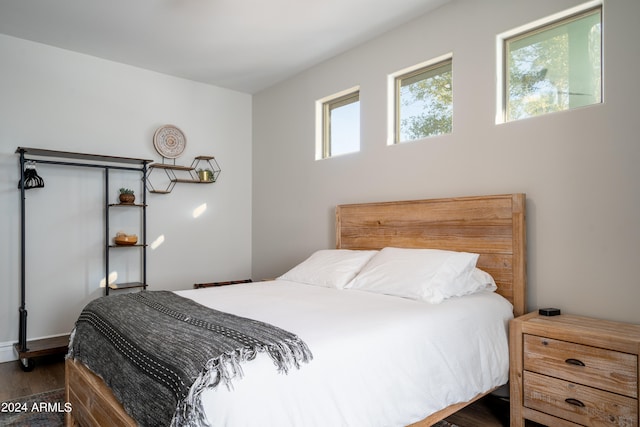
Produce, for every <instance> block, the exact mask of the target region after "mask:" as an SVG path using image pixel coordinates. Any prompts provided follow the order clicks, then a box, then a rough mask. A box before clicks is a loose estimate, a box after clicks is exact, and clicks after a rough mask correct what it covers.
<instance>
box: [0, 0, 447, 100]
mask: <svg viewBox="0 0 640 427" xmlns="http://www.w3.org/2000/svg"><path fill="white" fill-rule="evenodd" d="M447 1H449V0H270V1H267V0H0V33H4V34H7V35H11V36H14V37H19V38H23V39H27V40H32V41H36V42H40V43H44V44H48V45H51V46H56V47H60V48H64V49H69V50H72V51H76V52H81V53H85V54H88V55H93V56H97V57H100V58H105V59H109V60H112V61H117V62H121V63H125V64H130V65H134V66H137V67H141V68H146V69H150V70H155V71H159V72H162V73H165V74H169V75H173V76H179V77H184V78H187V79H191V80H195V81H200V82H205V83H209V84H212V85H216V86H221V87H226V88H230V89H234V90H238V91H242V92H247V93H255V92H258V91H260V90H262V89H264V88H267V87H269V86H271V85H273V84H275V83H277V82H279V81H281V80H284V79H286V78H287V77H290V76H292V75H294V74H296V73H298V72H300V71H302V70H304V69H305V68H308V67H310V66H312V65H315V64H317V63H319V62H321V61H323V60H325V59H327V58H330V57H332V56H334V55H336V54H338V53H341V52H344V51H346V50H348V49H350V48H352V47H354V46H356V45H358V44H360V43H362V42H364V41H367V40H369V39H372V38H374V37H376V36H378V35H379V34H382V33H384V32H385V31H388V30H390V29H392V28H394V27H396V26H398V25H400V24H402V23H405V22H407V21H410V20H412V19H414V18H415V17H417V16H419V15H422V14H424V13H426V12H428V11H430V10H432V9H434V8H436V7H438V6H440V5H442V4H444V3H446V2H447Z"/></svg>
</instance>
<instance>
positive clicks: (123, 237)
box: [114, 234, 138, 246]
mask: <svg viewBox="0 0 640 427" xmlns="http://www.w3.org/2000/svg"><path fill="white" fill-rule="evenodd" d="M114 242H115V243H116V245H120V246H132V245H135V244H136V243H138V236H136V235H135V234H117V235H116V237H115V239H114Z"/></svg>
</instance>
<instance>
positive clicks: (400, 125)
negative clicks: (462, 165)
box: [391, 55, 453, 143]
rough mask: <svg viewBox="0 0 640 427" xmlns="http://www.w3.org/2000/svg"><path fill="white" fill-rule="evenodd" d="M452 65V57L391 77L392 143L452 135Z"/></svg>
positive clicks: (442, 58)
mask: <svg viewBox="0 0 640 427" xmlns="http://www.w3.org/2000/svg"><path fill="white" fill-rule="evenodd" d="M444 58H446V59H444ZM451 63H452V59H451V56H450V55H449V56H447V57H441V58H438V59H437V60H434V61H432V62H431V64H427V65H425V64H421V65H419V66H417V67H414V68H413V69H409V70H404V71H401V72H400V73H398V74H396V75H393V76H391V78H392V79H393V80H392V84H393V93H394V100H395V103H394V104H395V105H394V108H395V111H394V113H393V118H394V122H393V124H392V128H393V130H394V135H393V140H392V141H393V143H399V142H406V141H414V140H416V139H421V138H426V137H429V136H435V135H442V134H447V133H451V127H452V116H453V97H452V94H453V92H452V87H451Z"/></svg>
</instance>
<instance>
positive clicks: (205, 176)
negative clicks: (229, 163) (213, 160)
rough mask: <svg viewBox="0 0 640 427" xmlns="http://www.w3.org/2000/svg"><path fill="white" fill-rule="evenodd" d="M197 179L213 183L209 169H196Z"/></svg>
mask: <svg viewBox="0 0 640 427" xmlns="http://www.w3.org/2000/svg"><path fill="white" fill-rule="evenodd" d="M198 178H199V179H200V181H204V182H211V181H213V171H212V170H211V169H198Z"/></svg>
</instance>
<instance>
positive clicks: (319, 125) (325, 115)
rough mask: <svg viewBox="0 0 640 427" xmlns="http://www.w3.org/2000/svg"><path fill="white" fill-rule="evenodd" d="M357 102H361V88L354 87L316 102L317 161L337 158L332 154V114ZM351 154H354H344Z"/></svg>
mask: <svg viewBox="0 0 640 427" xmlns="http://www.w3.org/2000/svg"><path fill="white" fill-rule="evenodd" d="M356 102H358V103H359V102H360V86H354V87H352V88H349V89H346V90H343V91H341V92H338V93H336V94H334V95H330V96H328V97H325V98H322V99H320V100H318V101H316V160H322V159H330V158H332V157H335V156H333V155H332V153H331V152H332V141H331V112H332V111H333V110H335V109H337V108H340V107H344V106H346V105H349V104H353V103H356ZM358 126H360V123H358ZM358 143H359V141H358ZM358 151H359V150H358ZM350 153H353V152H349V153H344V154H350Z"/></svg>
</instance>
